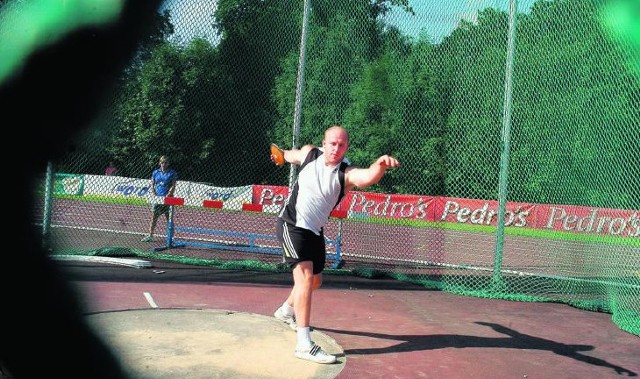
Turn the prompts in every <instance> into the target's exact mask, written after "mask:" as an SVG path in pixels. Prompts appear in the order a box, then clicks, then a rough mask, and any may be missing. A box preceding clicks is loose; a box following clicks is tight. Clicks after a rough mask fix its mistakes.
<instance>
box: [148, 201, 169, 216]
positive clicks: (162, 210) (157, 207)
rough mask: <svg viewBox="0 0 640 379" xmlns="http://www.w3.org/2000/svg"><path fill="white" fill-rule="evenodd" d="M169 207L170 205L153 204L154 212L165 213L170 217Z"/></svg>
mask: <svg viewBox="0 0 640 379" xmlns="http://www.w3.org/2000/svg"><path fill="white" fill-rule="evenodd" d="M169 207H170V205H165V204H153V206H152V208H153V213H154V214H157V215H158V216H159V215H162V214H163V215H165V216H167V217H169Z"/></svg>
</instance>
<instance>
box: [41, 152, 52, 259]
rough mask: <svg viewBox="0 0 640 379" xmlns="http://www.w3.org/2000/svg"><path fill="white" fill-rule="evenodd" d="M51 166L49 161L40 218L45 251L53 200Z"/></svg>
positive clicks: (48, 243)
mask: <svg viewBox="0 0 640 379" xmlns="http://www.w3.org/2000/svg"><path fill="white" fill-rule="evenodd" d="M53 185H54V183H53V165H52V164H51V161H49V162H48V163H47V174H46V179H45V187H44V215H43V218H42V247H43V248H44V250H45V251H48V250H49V247H50V241H49V239H50V238H51V237H50V229H51V209H52V207H53V205H52V204H51V202H52V199H53Z"/></svg>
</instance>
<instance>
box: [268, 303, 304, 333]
mask: <svg viewBox="0 0 640 379" xmlns="http://www.w3.org/2000/svg"><path fill="white" fill-rule="evenodd" d="M273 317H275V318H277V319H278V320H280V321H282V322H284V323H285V324H288V325H289V327H290V328H291V329H293V330H297V329H298V326H297V325H296V316H295V315H292V316H288V315H286V314H285V313H284V312H283V311H282V307H280V308H278V309H276V311H275V313H274V314H273Z"/></svg>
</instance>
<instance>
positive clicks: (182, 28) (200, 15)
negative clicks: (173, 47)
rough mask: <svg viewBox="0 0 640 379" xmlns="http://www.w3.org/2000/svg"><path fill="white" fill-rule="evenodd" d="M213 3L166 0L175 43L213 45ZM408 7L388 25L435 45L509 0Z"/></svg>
mask: <svg viewBox="0 0 640 379" xmlns="http://www.w3.org/2000/svg"><path fill="white" fill-rule="evenodd" d="M292 1H293V0H292ZM299 1H302V0H299ZM344 1H351V0H344ZM534 2H535V0H518V1H517V3H518V12H527V11H528V10H529V9H530V8H531V5H532V4H533V3H534ZM216 4H217V2H216V1H215V0H166V1H165V3H164V4H163V6H162V8H161V9H165V8H169V9H170V10H171V15H172V20H173V23H174V26H175V28H176V33H175V36H174V39H177V41H175V42H180V41H181V42H188V41H189V40H190V39H191V38H193V37H196V36H198V37H203V38H205V39H208V40H210V41H211V42H212V43H216V42H217V37H216V35H215V33H214V30H213V29H212V28H211V27H210V25H211V23H212V21H213V20H212V19H211V15H212V14H213V12H214V11H215V9H216ZM312 4H313V2H312ZM409 4H410V5H411V7H413V10H414V11H415V13H416V14H415V16H411V15H410V14H408V13H406V12H404V11H401V10H395V11H393V12H392V13H391V14H390V15H389V16H388V17H387V22H388V23H390V24H393V25H396V26H398V28H399V29H400V30H401V31H402V32H403V33H404V34H407V35H410V36H413V37H417V36H418V35H419V34H420V33H421V32H422V31H425V32H426V33H427V34H428V35H429V36H430V37H431V38H432V39H433V41H434V42H440V40H442V38H443V37H445V36H447V35H449V34H451V32H452V31H453V30H454V28H455V27H456V25H457V24H458V22H459V21H460V20H461V19H466V20H470V21H473V20H475V17H476V15H477V13H478V11H479V10H482V9H485V8H488V7H491V8H497V9H502V10H505V11H506V10H508V9H509V0H413V1H412V0H410V1H409Z"/></svg>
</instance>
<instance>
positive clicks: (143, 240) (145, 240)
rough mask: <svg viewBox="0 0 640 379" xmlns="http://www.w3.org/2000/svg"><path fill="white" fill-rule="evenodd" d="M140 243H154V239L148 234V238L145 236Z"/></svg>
mask: <svg viewBox="0 0 640 379" xmlns="http://www.w3.org/2000/svg"><path fill="white" fill-rule="evenodd" d="M140 242H153V237H151V235H149V234H147V235H146V236H144V238H143V239H141V240H140Z"/></svg>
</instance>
